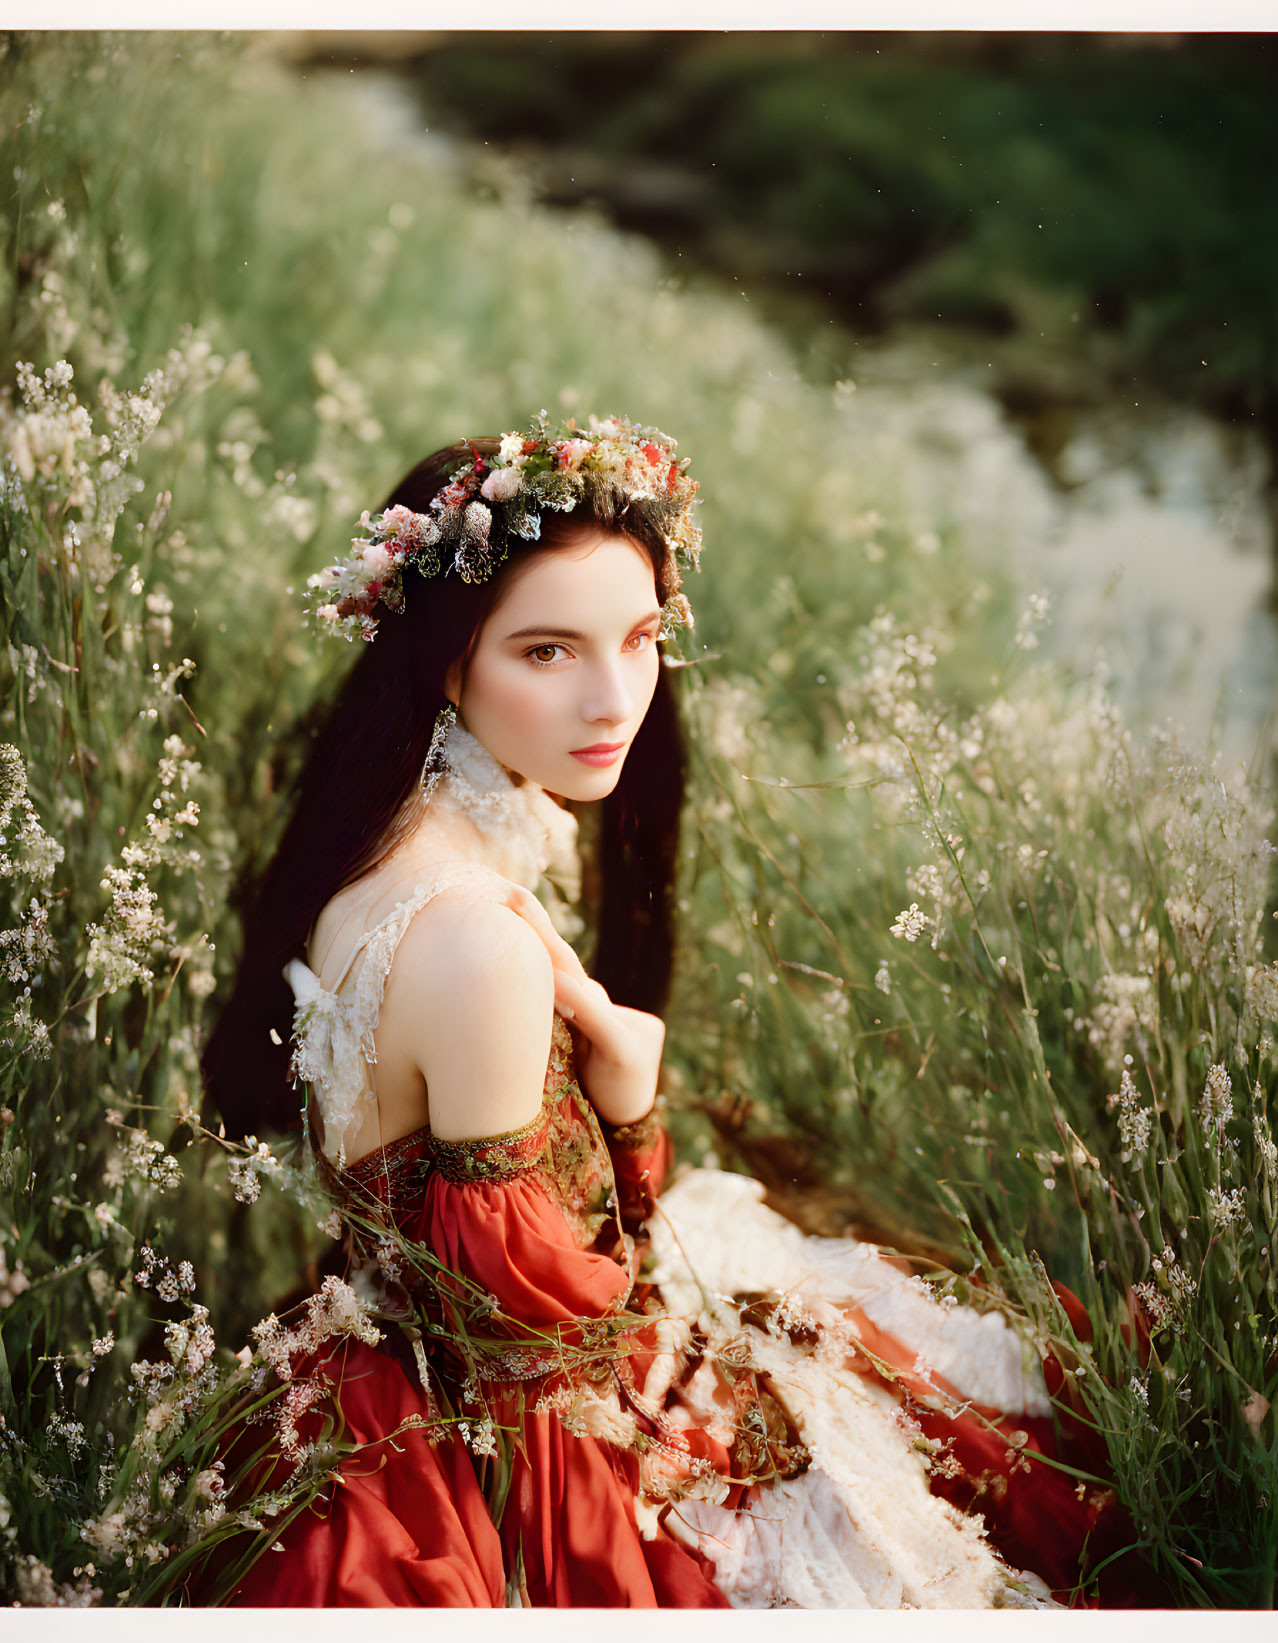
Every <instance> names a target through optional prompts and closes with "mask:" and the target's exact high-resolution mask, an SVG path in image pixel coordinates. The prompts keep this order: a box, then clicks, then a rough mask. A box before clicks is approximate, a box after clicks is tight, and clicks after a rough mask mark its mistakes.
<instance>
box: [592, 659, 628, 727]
mask: <svg viewBox="0 0 1278 1643" xmlns="http://www.w3.org/2000/svg"><path fill="white" fill-rule="evenodd" d="M636 705H637V704H636V698H635V692H634V684H633V681H632V680H630V679H629V678H628V677H627V676H626V672H625V670H624V668H623V667H622V666H621V665H620V664H619V663H616V662H611V663H610V662H600V663H599V664H598V665H597V666H596V667H594V668H592V669H591V670H590V675H589V682H588V687H587V690H586V694H585V697H584V699H583V701H582V712H581V716H582V718H583V719H584V720H585V722H586V723H587V724H609V725H619V724H624V723H625V722H626V720H627V719H629V718H632V717H633V716H634V711H635V707H636Z"/></svg>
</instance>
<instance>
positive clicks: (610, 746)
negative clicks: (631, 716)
mask: <svg viewBox="0 0 1278 1643" xmlns="http://www.w3.org/2000/svg"><path fill="white" fill-rule="evenodd" d="M625 749H626V744H625V742H596V743H595V744H594V746H593V747H575V748H573V750H572V756H573V758H574V759H580V760H581V762H582V764H592V765H595V766H597V767H598V768H600V769H603V768H604V767H605V766H607V765H610V764H614V763H615V762H616V761H617V760H618V759H619V758H620V757H621V755H622V754H623V753H624V752H625Z"/></svg>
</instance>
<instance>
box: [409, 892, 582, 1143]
mask: <svg viewBox="0 0 1278 1643" xmlns="http://www.w3.org/2000/svg"><path fill="white" fill-rule="evenodd" d="M430 911H431V913H432V915H433V916H432V917H431V918H429V919H422V918H418V919H417V920H415V921H414V923H413V925H412V926H411V927H410V929H409V931H408V932H407V933H406V935H405V937H404V940H403V941H402V942H401V944H400V948H399V952H398V954H397V955H396V960H395V968H394V971H393V976H394V987H395V991H396V995H397V1004H398V1006H399V1016H400V1020H401V1021H402V1022H403V1027H402V1030H401V1031H400V1032H397V1033H396V1041H397V1043H398V1044H400V1045H402V1046H403V1048H404V1049H405V1051H406V1052H407V1054H408V1055H409V1056H410V1057H411V1059H412V1060H413V1062H414V1064H415V1065H416V1066H417V1067H418V1068H419V1069H420V1071H421V1074H422V1076H423V1078H424V1079H425V1080H426V1088H427V1091H428V1101H429V1110H430V1127H431V1133H432V1134H433V1135H434V1136H435V1137H436V1138H437V1139H439V1140H441V1141H460V1140H469V1139H472V1138H476V1137H482V1136H489V1135H499V1134H504V1133H505V1132H507V1131H509V1130H514V1129H517V1128H519V1126H520V1125H522V1124H527V1123H529V1122H531V1121H532V1120H533V1119H534V1118H536V1117H537V1115H538V1113H539V1112H540V1110H541V1101H542V1089H543V1085H544V1082H545V1077H546V1063H547V1060H548V1059H549V1056H550V1030H551V1013H552V1009H553V1004H554V995H555V988H554V978H553V970H552V966H551V961H550V957H549V955H548V953H547V952H546V948H545V945H544V943H543V941H542V940H541V938H540V936H539V935H538V933H537V932H536V931H535V930H534V929H533V928H532V927H531V925H530V924H529V923H528V922H527V921H526V920H525V919H523V918H521V917H520V916H519V915H518V914H517V913H515V912H514V911H512V910H511V909H510V908H508V907H504V906H502V905H501V904H500V903H497V902H492V901H488V900H486V899H483V900H479V901H470V900H461V899H458V900H456V901H454V900H453V899H452V898H446V897H441V898H440V899H439V900H438V901H437V902H435V903H434V904H433V905H432V907H431V909H430Z"/></svg>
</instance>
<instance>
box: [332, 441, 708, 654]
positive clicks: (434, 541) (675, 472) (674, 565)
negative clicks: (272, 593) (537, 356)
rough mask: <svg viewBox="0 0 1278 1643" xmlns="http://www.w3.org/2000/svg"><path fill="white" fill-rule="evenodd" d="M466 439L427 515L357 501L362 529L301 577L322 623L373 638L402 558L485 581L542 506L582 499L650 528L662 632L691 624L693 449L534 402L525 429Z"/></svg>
mask: <svg viewBox="0 0 1278 1643" xmlns="http://www.w3.org/2000/svg"><path fill="white" fill-rule="evenodd" d="M465 443H466V452H465V453H464V454H462V455H461V456H460V457H459V458H458V465H457V467H456V468H455V469H454V471H453V473H452V475H451V476H450V478H449V481H448V483H447V484H446V485H445V486H444V488H443V489H442V490H441V491H440V492H439V493H438V495H437V496H435V497H434V498H433V499H432V501H431V503H430V509H429V511H428V512H427V513H414V512H413V511H412V509H411V508H405V507H402V506H396V507H393V508H387V509H386V511H385V513H382V514H379V515H378V516H377V517H376V518H371V517H370V516H369V514H368V512H367V510H366V511H365V512H364V513H363V514H361V515H360V520H359V525H360V529H361V530H362V531H364V532H365V533H366V534H365V535H363V536H357V537H355V538H354V539H353V541H352V542H351V552H350V554H349V555H348V557H347V558H346V560H345V561H344V562H342V563H339V564H333V565H329V566H327V567H326V568H325V569H324V570H322V571H317V572H316V573H315V575H313V576H311V577H309V578H308V579H307V588H308V593H307V595H306V597H307V599H310V598H311V597H312V595H313V594H314V595H315V596H317V597H318V598H320V599H322V601H323V602H322V603H320V604H318V605H317V606H316V607H315V616H316V619H317V622H318V626H319V628H320V630H321V631H322V632H328V633H334V634H338V635H340V636H342V637H343V638H345V639H347V640H353V639H356V638H361V639H367V640H371V639H373V638H375V637H376V634H377V623H378V620H379V615H380V612H379V609H378V607H379V606H380V607H384V608H385V609H386V610H392V611H401V610H403V608H404V584H403V570H404V567H405V565H408V564H411V565H415V566H416V568H417V570H418V571H419V572H420V573H421V574H422V575H423V576H426V577H432V576H447V575H456V576H459V577H461V579H462V581H463V582H486V581H487V580H488V578H489V577H490V576H491V575H492V574H493V572H494V571H495V570H496V569H497V567H498V566H499V565H501V564H502V563H503V561H504V560H505V558H506V556H507V554H508V552H509V550H510V546H511V543H512V542H514V541H524V542H536V541H537V540H538V539H539V538H540V536H541V515H542V513H543V512H545V511H546V510H547V509H555V510H556V511H558V512H563V513H568V512H571V511H572V510H573V509H574V508H576V507H577V506H578V504H579V503H581V502H583V501H586V502H588V503H589V504H590V509H591V511H592V512H593V514H594V515H595V517H596V518H597V519H599V520H600V521H601V522H602V523H605V524H607V523H612V522H614V521H615V522H616V524H617V525H618V526H619V527H620V528H622V529H625V528H626V526H627V525H628V524H630V523H632V522H633V523H637V524H639V525H641V526H645V527H647V530H648V532H649V533H651V532H654V531H655V533H656V534H657V535H658V536H659V537H660V539H661V540H662V541H663V542H664V543H665V546H666V559H665V564H664V566H663V583H664V587H665V589H666V597H665V599H664V602H663V603H662V607H661V610H662V627H661V632H662V637H663V638H665V637H668V636H669V634H670V633H671V632H672V631H673V629H674V628H676V627H680V626H682V627H688V628H690V627H691V626H692V610H691V607H690V606H689V604H688V601H687V599H686V598H685V597H684V595H683V594H682V593H681V592H680V591H679V590H680V585H681V582H680V574H679V558H680V557H681V556H682V558H683V559H684V560H685V562H686V563H687V564H689V565H690V566H691V567H692V569H694V570H696V569H697V568H698V558H699V554H700V549H701V531H700V529H699V528H698V526H696V525H695V524H694V523H693V521H692V508H693V504H694V502H695V501H696V497H697V490H698V485H697V481H696V480H695V479H690V478H689V477H688V473H687V468H688V462H689V460H690V459H689V458H688V457H684V458H683V460H682V461H678V460H676V458H675V456H674V449H675V442H674V440H673V439H671V438H670V437H669V436H668V435H667V434H663V433H662V432H661V431H660V429H657V428H642V427H639V426H637V425H636V424H634V423H632V422H629V421H628V420H627V419H626V418H625V417H609V418H608V419H607V420H606V421H603V422H600V421H599V419H598V418H597V417H594V416H592V417H591V418H590V426H589V427H588V428H578V427H577V425H576V423H575V421H567V422H560V423H556V424H553V425H552V424H551V423H549V422H548V421H547V419H546V413H545V411H542V412H541V413H540V415H538V416H537V417H535V418H534V419H533V421H532V423H531V425H530V427H529V430H528V432H527V433H526V434H520V433H510V434H504V435H503V436H502V438H501V439H500V441H498V440H492V439H488V440H467V441H466V442H465Z"/></svg>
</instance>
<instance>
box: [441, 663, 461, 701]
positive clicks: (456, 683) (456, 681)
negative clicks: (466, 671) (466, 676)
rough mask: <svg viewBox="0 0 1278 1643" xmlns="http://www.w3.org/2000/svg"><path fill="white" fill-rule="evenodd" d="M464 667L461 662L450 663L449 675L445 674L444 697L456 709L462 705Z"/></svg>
mask: <svg viewBox="0 0 1278 1643" xmlns="http://www.w3.org/2000/svg"><path fill="white" fill-rule="evenodd" d="M461 686H462V665H461V662H460V661H457V662H450V663H449V666H448V671H447V673H445V674H444V695H445V696H447V698H448V700H449V701H450V702H451V703H452V704H453V706H454V707H459V706H460V705H461Z"/></svg>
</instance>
